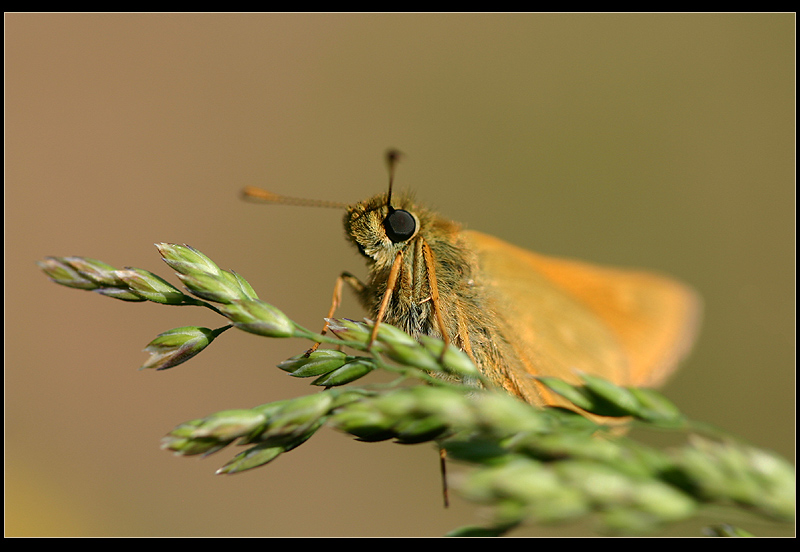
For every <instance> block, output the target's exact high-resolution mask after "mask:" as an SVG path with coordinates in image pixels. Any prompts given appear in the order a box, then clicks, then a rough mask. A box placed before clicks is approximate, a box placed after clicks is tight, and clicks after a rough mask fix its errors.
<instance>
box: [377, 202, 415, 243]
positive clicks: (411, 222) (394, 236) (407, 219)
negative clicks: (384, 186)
mask: <svg viewBox="0 0 800 552" xmlns="http://www.w3.org/2000/svg"><path fill="white" fill-rule="evenodd" d="M383 227H384V229H385V230H386V235H387V236H389V239H390V240H392V243H398V242H402V241H406V240H408V239H410V238H411V237H412V236H413V235H414V233H415V232H416V231H417V221H416V220H415V219H414V215H412V214H411V213H409V212H408V211H405V210H403V209H396V210H393V211H391V212H390V213H389V214H388V215H387V216H386V218H385V219H383Z"/></svg>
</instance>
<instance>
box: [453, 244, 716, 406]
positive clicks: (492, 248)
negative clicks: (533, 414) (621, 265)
mask: <svg viewBox="0 0 800 552" xmlns="http://www.w3.org/2000/svg"><path fill="white" fill-rule="evenodd" d="M463 235H464V239H466V240H467V242H468V244H469V247H471V248H473V250H474V251H475V252H476V253H477V255H478V259H479V260H478V264H479V266H480V269H481V272H480V274H481V279H482V284H483V285H484V286H485V287H486V289H487V291H488V295H489V301H490V303H491V308H492V309H493V310H494V311H495V313H496V316H497V317H498V318H499V319H501V320H502V327H503V333H504V334H505V336H506V340H507V342H508V344H509V346H510V347H511V348H512V349H513V351H514V356H516V359H514V362H516V366H514V365H513V363H512V366H511V367H510V368H508V370H509V374H508V376H509V377H512V378H514V379H515V380H517V381H516V386H517V387H518V388H519V389H520V391H521V394H522V395H523V397H524V398H526V399H527V400H529V401H530V402H536V403H541V402H545V403H548V404H551V403H554V402H558V401H557V400H556V399H555V397H553V396H552V395H548V393H547V392H546V391H545V390H544V389H543V388H542V387H541V386H540V385H538V384H537V383H536V382H535V380H533V378H531V377H530V374H533V375H537V376H548V375H549V376H556V377H559V378H562V379H566V380H567V381H577V375H576V374H577V372H585V373H590V374H595V375H598V376H602V377H604V378H606V379H608V380H610V381H613V382H615V383H617V384H619V385H626V386H637V387H650V386H656V385H659V384H660V383H662V382H663V381H664V380H665V379H666V378H667V377H668V376H669V375H670V374H671V373H672V372H673V371H674V370H675V368H676V367H677V365H678V362H679V361H680V360H681V359H682V358H683V357H684V356H685V355H686V354H687V353H688V351H689V349H690V347H691V345H692V343H693V341H694V338H695V336H696V332H697V327H698V320H699V317H700V300H699V298H698V297H697V295H696V294H695V293H694V292H693V291H692V290H691V289H690V288H688V287H686V286H685V285H683V284H681V283H679V282H676V281H675V280H672V279H669V278H665V277H663V276H659V275H656V274H652V273H648V272H639V271H632V270H621V269H615V268H605V267H599V266H595V265H591V264H588V263H583V262H579V261H573V260H567V259H558V258H553V257H547V256H544V255H539V254H536V253H533V252H531V251H528V250H525V249H521V248H519V247H516V246H514V245H511V244H509V243H507V242H504V241H502V240H500V239H497V238H494V237H492V236H488V235H486V234H481V233H479V232H473V231H467V232H464V233H463Z"/></svg>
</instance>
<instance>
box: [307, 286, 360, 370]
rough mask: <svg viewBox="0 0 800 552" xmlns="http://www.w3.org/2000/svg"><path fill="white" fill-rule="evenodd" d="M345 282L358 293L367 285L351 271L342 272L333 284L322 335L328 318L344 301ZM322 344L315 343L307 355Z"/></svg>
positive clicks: (326, 326)
mask: <svg viewBox="0 0 800 552" xmlns="http://www.w3.org/2000/svg"><path fill="white" fill-rule="evenodd" d="M344 284H347V285H349V286H350V287H351V288H353V290H354V291H355V292H356V293H357V294H359V295H360V294H361V293H362V292H363V291H364V288H365V287H366V286H365V285H364V284H363V283H362V282H361V281H360V280H359V279H358V278H356V277H355V276H353V275H352V274H350V273H349V272H342V273H341V274H340V275H339V277H338V278H336V283H335V284H334V286H333V298H332V299H331V308H330V309H328V315H327V316H326V317H325V325H324V326H323V327H322V331H321V332H320V334H321V335H325V334H326V333H327V332H328V326H329V324H328V319H329V318H333V314H334V313H335V312H336V309H338V308H339V305H340V304H341V302H342V287H343V285H344ZM319 346H320V343H319V342H317V343H314V345H313V346H312V347H311V348H310V349H309V350H308V351H306V356H308V355H310V354H311V353H313V352H314V351H316V350H317V349H318V348H319Z"/></svg>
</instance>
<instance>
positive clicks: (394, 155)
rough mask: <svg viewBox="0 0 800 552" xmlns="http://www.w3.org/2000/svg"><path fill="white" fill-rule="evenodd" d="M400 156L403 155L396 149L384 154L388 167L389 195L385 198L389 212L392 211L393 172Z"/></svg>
mask: <svg viewBox="0 0 800 552" xmlns="http://www.w3.org/2000/svg"><path fill="white" fill-rule="evenodd" d="M401 155H403V154H402V153H400V151H398V150H396V149H390V150H388V151H387V152H386V165H387V166H388V167H389V194H388V195H387V196H386V206H387V207H388V208H389V212H391V211H394V208H393V207H392V186H393V185H394V171H395V168H396V167H397V162H398V161H400V156H401Z"/></svg>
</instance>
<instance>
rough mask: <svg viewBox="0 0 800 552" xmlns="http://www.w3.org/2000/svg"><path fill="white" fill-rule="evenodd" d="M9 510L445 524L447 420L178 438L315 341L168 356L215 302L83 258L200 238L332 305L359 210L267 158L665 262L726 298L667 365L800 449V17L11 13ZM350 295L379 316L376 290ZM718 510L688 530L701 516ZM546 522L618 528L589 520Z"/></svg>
mask: <svg viewBox="0 0 800 552" xmlns="http://www.w3.org/2000/svg"><path fill="white" fill-rule="evenodd" d="M5 32H6V42H5V46H6V88H5V92H6V110H5V116H6V152H5V153H6V186H5V223H6V227H5V230H6V234H5V284H6V287H5V317H6V324H5V345H6V347H5V384H6V387H5V389H6V393H5V422H6V423H5V445H6V447H5V498H6V502H5V505H6V519H5V521H6V535H7V536H439V535H443V534H444V533H446V532H447V531H449V530H451V529H454V528H456V527H459V526H462V525H466V524H474V523H481V522H482V521H483V518H482V511H481V510H480V509H479V508H476V507H474V506H473V505H471V504H467V503H464V502H461V501H458V500H456V501H455V504H454V505H453V506H452V507H451V508H449V509H447V510H444V509H443V508H442V506H441V500H440V487H439V473H438V463H437V453H436V451H435V449H434V448H433V447H432V446H431V445H427V444H426V445H417V446H399V445H394V444H391V443H380V444H364V443H359V442H356V441H354V440H352V439H350V438H348V437H347V436H344V435H341V434H337V433H335V432H333V431H329V430H325V431H322V432H321V433H319V434H318V435H317V436H315V437H314V438H313V439H311V440H310V441H309V442H308V443H306V444H305V445H303V446H302V447H300V448H298V449H296V450H295V451H292V452H291V453H290V454H287V455H285V456H283V457H281V458H280V459H278V460H277V461H275V462H274V463H273V464H270V465H269V466H266V467H263V468H260V469H258V470H255V471H252V472H249V473H246V474H241V475H237V476H232V477H221V476H215V475H214V471H215V470H216V469H217V468H218V467H219V466H221V465H222V464H224V463H225V462H226V461H227V459H228V458H230V457H231V456H232V455H233V451H227V450H226V451H224V452H221V453H218V454H217V455H214V456H211V457H209V458H206V459H202V460H199V459H195V458H176V457H173V456H172V455H171V454H169V453H167V452H165V451H161V450H160V449H159V440H160V438H161V437H162V436H163V435H164V434H165V433H167V432H168V431H169V430H170V429H172V428H173V427H174V426H175V425H177V424H179V423H181V422H183V421H186V420H190V419H193V418H197V417H202V416H204V415H206V414H209V413H212V412H216V411H218V410H223V409H228V408H239V407H252V406H256V405H258V404H262V403H265V402H269V401H273V400H278V399H283V398H288V397H294V396H300V395H304V394H308V393H309V392H310V391H311V389H310V388H309V387H308V381H307V380H299V379H294V378H291V377H289V376H287V375H286V374H285V373H283V372H281V371H280V370H277V369H276V368H275V365H276V364H277V363H278V362H280V361H282V360H284V359H285V358H288V357H289V356H292V355H294V354H296V353H298V352H301V351H302V350H304V348H305V346H306V344H305V343H304V342H300V341H281V340H267V339H259V338H257V337H255V336H251V335H248V334H245V333H243V332H227V333H226V334H224V335H223V336H222V337H221V338H220V339H219V340H217V341H216V342H215V343H214V344H213V346H211V347H210V348H209V349H208V350H206V351H205V352H203V354H202V355H200V356H199V357H197V358H195V359H194V360H192V361H191V362H189V363H187V364H184V365H182V366H180V367H178V368H175V369H173V370H168V371H165V372H151V371H146V372H142V371H138V370H137V368H138V366H140V365H141V363H142V362H143V361H144V360H145V358H146V354H145V353H143V352H142V349H143V348H144V346H145V345H146V344H147V343H148V342H149V341H150V340H151V339H152V338H153V337H155V335H156V334H158V333H159V332H162V331H164V330H167V329H170V328H173V327H176V326H183V325H189V324H192V325H195V324H196V325H206V326H210V327H216V326H219V325H222V319H221V318H219V317H218V316H216V315H214V314H213V313H211V312H210V311H206V310H205V309H193V308H190V307H186V308H174V307H165V306H161V305H156V304H153V303H141V304H130V303H123V302H120V301H114V300H112V299H108V298H104V297H101V296H98V295H95V294H90V293H85V292H81V291H78V290H70V289H67V288H64V287H60V286H56V285H55V284H52V283H50V282H49V280H48V279H47V278H46V277H45V276H44V275H43V274H42V273H41V272H40V271H39V269H38V268H37V266H36V264H35V261H36V260H38V259H41V258H42V257H44V256H47V255H59V256H67V255H81V256H87V257H91V258H96V259H101V260H103V261H105V262H107V263H110V264H112V265H114V266H118V267H123V266H136V267H140V268H145V269H148V270H152V271H154V272H156V273H158V274H160V275H162V276H164V277H166V278H167V279H170V280H171V281H172V282H174V283H175V282H177V280H176V279H174V278H173V277H172V274H171V271H170V270H169V269H168V268H167V267H166V265H164V264H163V263H161V261H160V260H159V256H158V253H157V251H156V249H155V248H154V247H153V245H152V244H153V243H154V242H162V241H166V242H178V243H188V244H190V245H192V246H194V247H197V248H199V249H200V250H201V251H203V252H204V253H206V254H207V255H209V256H210V257H211V258H212V259H214V260H215V261H216V262H217V263H219V264H220V265H221V266H222V267H223V268H226V269H233V270H236V271H237V272H239V273H240V274H242V275H243V276H244V277H245V278H247V279H248V280H249V281H250V282H251V283H252V285H253V286H254V287H255V288H256V290H257V291H258V293H259V295H260V296H261V297H262V298H264V299H266V300H268V301H271V302H273V303H274V304H275V305H276V306H278V307H279V308H281V309H282V310H284V311H285V312H287V314H289V315H290V316H291V317H292V318H293V319H294V320H296V321H298V322H299V323H301V324H303V325H306V326H307V327H310V328H316V327H317V326H319V325H320V324H321V318H322V316H324V313H325V312H326V310H327V308H328V306H329V302H330V295H331V291H332V286H333V283H334V280H335V278H336V276H337V275H338V274H339V273H340V272H341V271H342V270H350V271H353V272H355V273H356V274H359V275H363V274H364V273H365V269H364V263H363V261H362V260H361V258H360V257H359V256H358V254H357V252H356V251H355V249H353V248H352V247H351V246H349V245H348V244H347V243H346V242H345V241H344V239H343V231H342V228H341V213H339V212H337V211H335V210H331V209H307V208H297V207H275V206H261V205H253V204H248V203H244V202H242V201H241V200H240V198H239V195H238V192H239V190H240V189H241V188H242V186H244V185H247V184H253V185H258V186H262V187H266V188H268V189H270V190H273V191H275V192H279V193H286V194H291V195H296V196H301V197H310V198H319V199H332V200H337V201H348V202H355V201H358V200H361V199H365V198H366V197H368V196H371V195H372V194H375V193H378V192H381V191H383V190H384V189H385V185H386V172H385V166H384V163H383V159H382V156H383V152H384V150H385V149H386V148H387V147H390V146H391V147H397V148H399V149H401V150H402V151H403V152H405V154H406V157H405V160H404V162H403V163H402V164H401V166H400V168H399V172H398V177H397V182H398V187H399V188H410V189H413V190H415V191H416V194H417V196H418V198H419V199H420V200H422V201H424V202H425V203H427V204H428V205H429V206H432V207H434V208H436V209H437V210H439V212H440V213H442V214H443V215H445V216H448V217H450V218H452V219H454V220H457V221H460V222H462V223H464V224H465V225H466V226H467V227H469V228H473V229H476V230H481V231H484V232H487V233H490V234H493V235H496V236H498V237H501V238H503V239H505V240H507V241H510V242H513V243H515V244H517V245H520V246H523V247H526V248H529V249H532V250H536V251H538V252H541V253H546V254H552V255H561V256H570V257H577V258H580V259H584V260H589V261H593V262H598V263H604V264H613V265H623V266H642V267H648V268H653V269H657V270H661V271H664V272H667V273H669V274H672V275H674V276H677V277H679V278H681V279H683V280H684V281H686V282H689V283H691V284H692V285H694V286H695V287H696V288H697V289H698V290H699V291H700V293H701V294H702V295H703V297H704V300H705V320H704V323H703V329H702V334H701V336H700V339H699V342H698V345H697V347H696V349H695V350H694V353H693V354H692V356H691V358H690V359H689V360H688V361H687V362H686V363H685V365H684V366H683V368H682V369H681V370H680V371H679V372H678V373H677V374H676V375H675V377H674V378H673V379H672V380H671V381H670V383H669V384H668V385H667V386H666V387H665V388H664V392H665V394H666V395H667V396H668V397H669V398H671V399H672V400H673V401H675V402H676V403H677V404H678V406H679V407H680V408H681V409H682V410H683V411H684V412H685V413H686V414H688V415H689V416H691V417H692V418H694V419H697V420H700V421H704V422H708V423H711V424H715V425H717V426H720V427H722V428H724V429H726V430H728V431H730V432H733V433H735V434H738V435H740V436H742V437H744V438H746V439H749V440H751V441H752V442H753V443H754V444H756V445H758V446H760V447H763V448H767V449H771V450H774V451H776V452H778V453H780V454H782V455H783V456H785V457H786V458H788V459H789V460H790V461H792V462H793V461H794V451H795V356H794V352H795V338H794V336H795V327H794V323H795V317H794V316H795V239H794V235H795V232H794V231H795V53H794V52H795V16H794V14H791V13H787V14H704V15H684V14H674V15H671V14H654V15H650V14H621V15H604V14H582V15H559V14H509V15H505V14H497V15H494V14H458V15H449V14H433V15H428V14H389V15H382V14H355V15H350V14H311V15H307V14H300V15H297V14H242V15H239V14H187V15H183V14H167V15H162V14H123V15H106V14H43V15H40V14H6V16H5ZM340 314H341V315H343V316H349V317H351V318H357V317H360V316H363V314H364V313H363V312H362V311H361V309H360V307H359V305H358V304H357V303H356V301H355V300H354V299H353V298H352V296H349V295H348V296H347V297H346V300H345V302H344V305H343V307H342V309H341V311H340ZM720 520H721V521H728V522H733V523H740V524H741V525H742V526H744V527H745V528H747V529H750V530H753V531H755V532H756V533H757V534H761V535H773V534H778V535H779V534H787V535H788V534H793V532H794V528H788V529H787V528H785V527H784V528H775V527H772V526H771V525H769V524H756V523H753V522H752V520H746V521H741V520H740V519H738V518H735V517H734V518H731V517H725V516H723V517H722V518H708V519H701V520H695V521H692V522H691V523H687V524H682V525H680V526H676V527H672V528H670V529H669V530H668V531H665V532H664V533H663V534H664V535H684V536H698V535H700V527H702V525H703V523H706V522H712V521H720ZM517 534H520V535H522V534H524V535H566V534H571V535H575V534H578V535H591V534H592V533H591V529H590V527H588V526H580V527H571V526H569V527H557V528H546V529H539V528H532V529H527V530H525V531H522V532H519V533H517Z"/></svg>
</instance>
